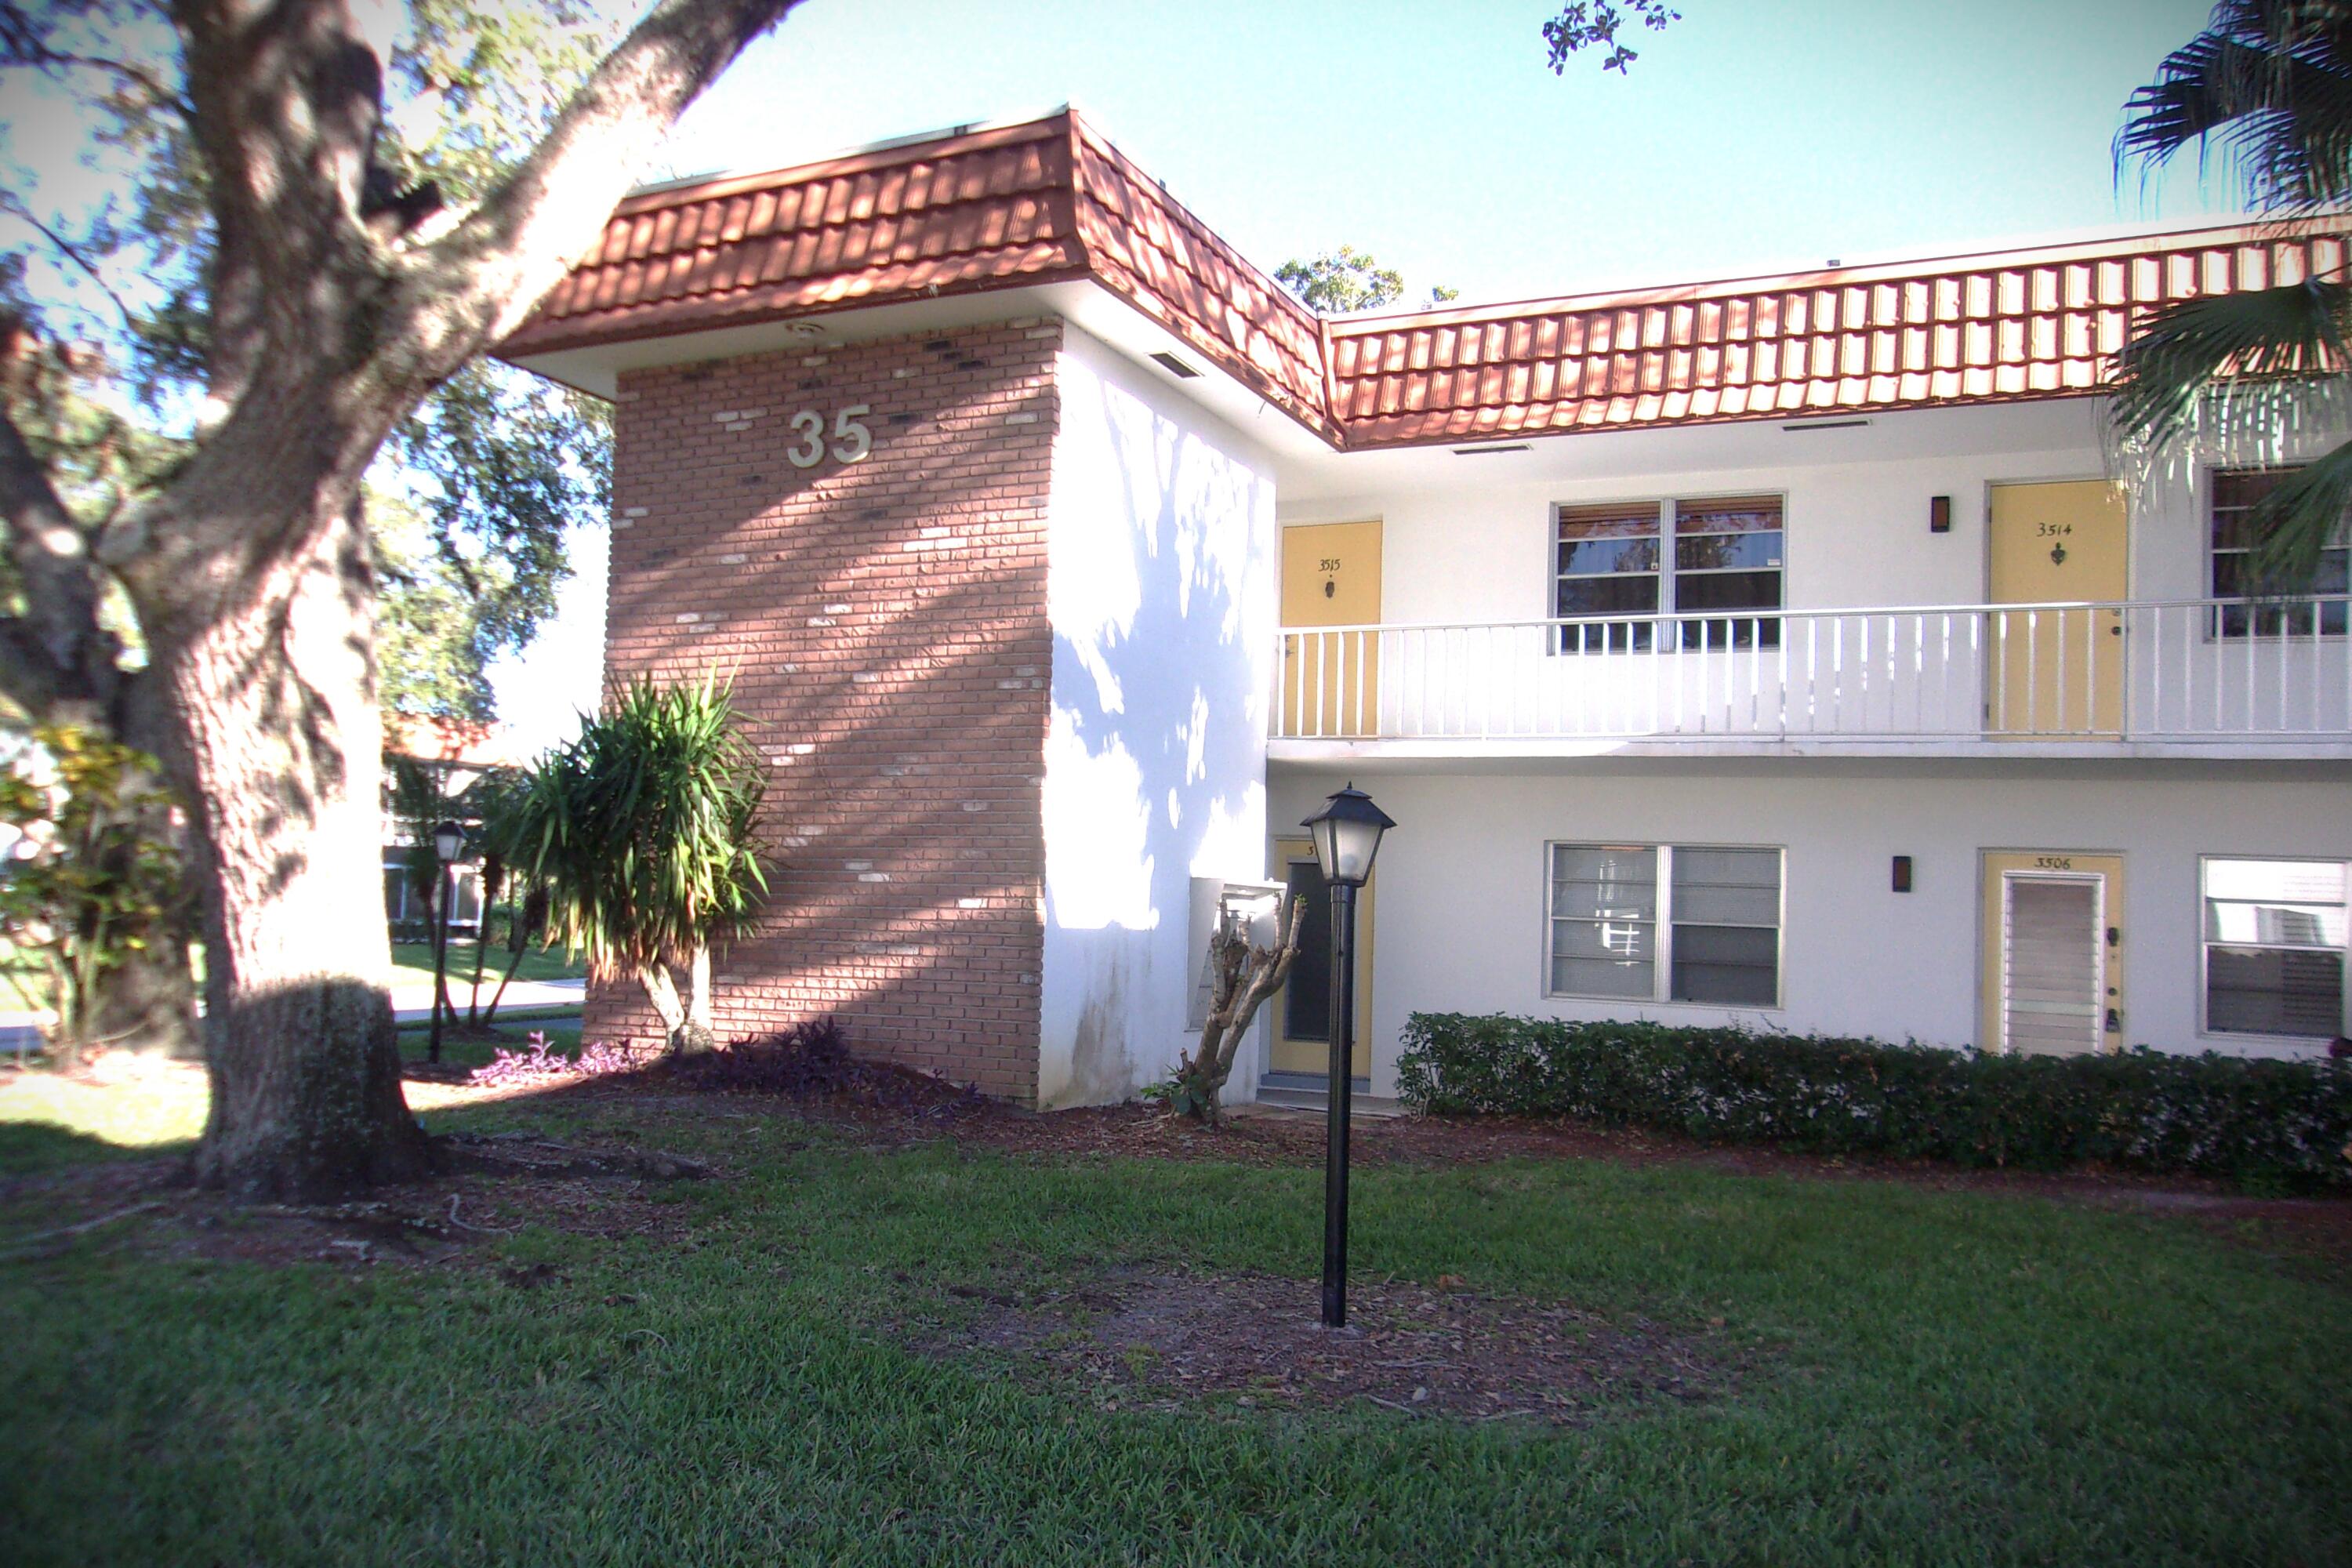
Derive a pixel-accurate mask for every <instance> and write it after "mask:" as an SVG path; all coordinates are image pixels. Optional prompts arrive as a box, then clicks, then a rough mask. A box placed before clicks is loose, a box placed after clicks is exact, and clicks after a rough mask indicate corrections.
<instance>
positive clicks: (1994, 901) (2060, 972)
mask: <svg viewBox="0 0 2352 1568" xmlns="http://www.w3.org/2000/svg"><path fill="white" fill-rule="evenodd" d="M1982 887H1983V920H1984V937H1983V945H1984V969H1983V975H1982V983H1983V999H1982V1004H1981V1008H1982V1021H1981V1029H1982V1032H1981V1033H1980V1034H1979V1036H1978V1038H1979V1039H1980V1040H1981V1041H1983V1043H1984V1047H1985V1048H1986V1049H1987V1050H1995V1051H2017V1052H2021V1053H2023V1054H2025V1055H2030V1056H2031V1055H2051V1056H2058V1055H2080V1054H2084V1053H2086V1052H2091V1051H2116V1050H2121V1049H2122V1048H2123V1039H2124V1036H2123V1027H2124V948H2123V894H2124V862H2123V857H2122V856H2120V855H2084V854H2078V853H2076V852H2075V851H2074V850H2070V849H2001V850H1988V851H1987V852H1986V854H1985V857H1984V874H1983V883H1982Z"/></svg>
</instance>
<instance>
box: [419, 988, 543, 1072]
mask: <svg viewBox="0 0 2352 1568" xmlns="http://www.w3.org/2000/svg"><path fill="white" fill-rule="evenodd" d="M457 1005H458V1006H459V1007H460V1008H461V1009H462V1008H463V1007H464V1006H465V998H464V996H463V995H462V994H460V996H459V998H458V1003H457ZM459 1016H464V1015H463V1013H462V1012H461V1013H460V1015H459ZM497 1028H498V1031H499V1034H500V1035H502V1036H504V1038H503V1039H498V1040H461V1039H457V1038H456V1037H454V1036H452V1035H450V1034H449V1033H448V1032H447V1031H446V1029H445V1030H444V1032H443V1036H442V1040H441V1059H442V1060H443V1061H444V1062H454V1063H456V1064H457V1066H459V1067H468V1068H478V1067H480V1066H482V1065H483V1064H484V1063H486V1062H488V1060H489V1059H490V1055H491V1053H492V1052H494V1051H501V1050H504V1051H520V1050H528V1049H530V1036H531V1035H532V1034H533V1033H539V1034H543V1035H545V1036H546V1037H547V1038H548V1043H549V1044H550V1045H551V1046H553V1047H556V1048H558V1049H560V1050H561V1051H562V1053H563V1054H564V1055H565V1056H572V1055H573V1054H575V1053H576V1052H578V1050H579V1049H580V1015H579V1013H577V1012H576V1011H575V1012H571V1013H562V1014H536V1013H533V1012H530V1011H529V1010H525V1011H523V1012H520V1013H512V1014H510V1013H507V1012H505V1011H503V1010H502V1011H500V1012H499V1021H498V1025H497ZM430 1031H431V1023H430V1021H429V1020H425V1019H417V1020H414V1021H411V1022H406V1023H404V1024H402V1025H401V1026H400V1054H401V1056H402V1057H403V1058H404V1059H406V1060H408V1061H412V1062H421V1061H424V1060H425V1059H426V1051H427V1048H428V1047H429V1046H430V1044H431V1038H432V1037H431V1032H430Z"/></svg>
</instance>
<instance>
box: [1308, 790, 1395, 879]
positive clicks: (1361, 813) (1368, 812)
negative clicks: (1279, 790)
mask: <svg viewBox="0 0 2352 1568" xmlns="http://www.w3.org/2000/svg"><path fill="white" fill-rule="evenodd" d="M1300 826H1303V827H1305V828H1306V829H1307V831H1309V832H1310V833H1312V834H1313V835H1314V836H1315V858H1316V859H1318V860H1319V861H1321V862H1322V863H1323V879H1324V880H1325V881H1327V882H1330V883H1334V884H1337V885H1339V886H1341V887H1348V888H1360V887H1362V886H1363V885H1364V881H1365V879H1367V878H1369V877H1370V876H1371V874H1372V857H1373V856H1375V855H1377V854H1379V853H1380V852H1381V834H1383V833H1385V832H1387V831H1388V830H1389V829H1390V828H1391V827H1394V826H1396V823H1395V822H1394V820H1392V819H1391V817H1390V816H1389V814H1388V813H1387V812H1385V811H1382V810H1381V808H1380V807H1379V806H1377V805H1373V804H1372V797H1371V796H1370V795H1366V794H1365V793H1364V792H1363V791H1362V790H1360V789H1358V788H1357V787H1356V786H1355V785H1354V784H1349V785H1348V787H1347V788H1345V789H1343V790H1341V791H1340V792H1339V794H1337V795H1333V796H1332V797H1331V798H1330V799H1328V800H1327V801H1325V802H1324V803H1323V809H1322V810H1320V811H1318V812H1317V813H1316V814H1315V815H1314V816H1310V817H1308V818H1307V820H1306V821H1305V822H1303V823H1301V824H1300Z"/></svg>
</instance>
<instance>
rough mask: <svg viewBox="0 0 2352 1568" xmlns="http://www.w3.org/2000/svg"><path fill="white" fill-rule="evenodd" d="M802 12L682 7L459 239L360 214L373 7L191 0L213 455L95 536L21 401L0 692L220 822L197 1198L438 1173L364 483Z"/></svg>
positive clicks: (371, 128)
mask: <svg viewBox="0 0 2352 1568" xmlns="http://www.w3.org/2000/svg"><path fill="white" fill-rule="evenodd" d="M792 5H793V0H656V4H655V5H653V6H652V8H651V9H650V10H649V11H648V12H647V13H646V16H644V18H643V19H641V20H640V21H639V23H638V24H637V26H635V28H633V29H632V30H631V32H630V34H629V35H628V37H626V38H625V39H624V40H623V41H622V43H621V44H620V45H619V46H618V47H615V48H614V51H613V52H612V53H611V54H610V55H609V56H607V57H606V58H605V59H604V61H603V63H601V64H600V65H599V66H598V67H597V68H596V69H595V70H594V71H593V72H592V73H591V74H590V76H589V79H587V81H586V82H585V83H583V86H582V87H581V89H580V90H579V91H578V92H577V93H576V94H574V95H573V97H572V100H571V101H570V103H568V104H567V105H566V107H565V108H564V110H563V111H562V114H561V115H560V116H559V117H558V119H557V121H556V123H555V125H554V127H553V128H552V129H551V131H550V132H549V133H548V135H547V137H546V138H545V139H544V140H543V141H542V142H541V144H540V145H539V146H538V147H537V148H536V149H534V151H533V152H532V153H530V155H529V156H528V157H527V158H526V159H525V160H524V161H523V163H521V164H520V166H519V167H518V168H516V169H515V170H514V171H513V172H512V173H511V174H509V176H508V177H507V178H506V179H505V180H504V181H502V182H501V183H500V184H499V185H498V186H497V187H496V188H495V189H494V190H493V191H492V192H491V193H490V194H489V195H488V197H486V198H485V200H484V201H483V202H482V203H481V204H480V205H479V206H478V207H477V208H476V209H475V210H474V211H473V212H472V213H470V214H469V215H467V216H464V217H463V218H462V219H460V220H459V221H458V222H457V224H456V226H454V227H453V228H452V229H450V230H449V231H448V232H447V233H446V234H444V235H442V237H439V238H437V239H431V238H424V237H417V236H411V235H404V234H394V233H390V232H383V231H379V230H378V229H377V228H376V227H374V226H371V225H370V224H369V223H368V221H367V215H366V214H365V212H364V211H363V202H362V196H363V192H364V189H365V186H366V183H367V176H368V173H369V169H370V166H371V164H372V163H373V152H374V143H375V137H376V133H377V130H378V126H379V122H380V117H381V108H382V98H381V83H382V70H383V63H382V60H381V59H380V58H379V54H378V50H377V48H376V47H375V46H373V45H371V44H370V43H369V42H368V40H367V37H366V34H365V30H364V29H363V28H362V27H361V26H359V25H358V21H357V18H356V15H355V7H353V6H352V5H350V4H348V3H347V0H176V3H175V4H173V5H172V7H171V11H172V15H173V21H174V23H175V25H176V26H177V27H178V29H179V31H180V35H181V38H182V42H183V45H184V59H185V63H186V71H187V83H188V94H187V96H188V100H189V109H190V110H191V127H192V130H193V132H194V138H195V142H196V145H197V147H198V149H199V151H200V153H201V154H202V156H203V158H204V161H205V167H206V174H207V175H208V178H207V180H206V182H205V193H206V195H207V198H208V200H209V203H210V205H211V209H212V217H213V223H214V234H213V239H214V242H215V243H214V250H213V258H212V267H211V279H210V281H211V288H212V300H213V311H212V322H211V325H212V328H213V331H212V332H211V334H210V342H209V346H208V349H207V357H206V367H205V371H206V387H205V405H204V406H203V408H202V409H200V410H199V412H198V416H197V421H196V435H197V439H196V443H195V447H194V451H193V452H192V454H191V455H190V457H189V459H188V460H187V462H186V463H185V464H184V465H183V466H182V467H180V468H178V469H177V470H176V471H175V472H174V473H173V476H172V477H171V478H170V479H169V480H168V481H167V482H166V484H165V487H164V489H163V490H162V491H161V492H159V493H157V494H156V495H154V496H152V497H150V498H147V499H146V500H143V501H142V502H140V503H137V504H134V505H131V506H129V507H126V508H125V509H123V510H121V511H120V512H118V513H116V514H115V515H114V516H113V517H112V518H110V521H108V522H107V523H106V524H105V526H104V527H103V528H102V529H101V530H100V531H98V532H97V534H96V536H95V537H94V538H93V537H92V536H91V535H90V534H89V533H87V532H85V531H83V530H82V529H80V528H79V526H78V525H76V524H75V523H74V521H73V519H72V516H71V514H70V512H69V511H68V509H67V508H66V507H65V506H64V504H63V503H62V501H61V500H59V498H58V494H57V491H56V489H55V487H54V486H53V485H52V484H51V483H50V482H49V480H48V479H47V475H46V474H45V473H44V472H43V471H42V470H41V468H40V466H39V464H38V463H37V461H35V460H34V458H33V457H32V455H31V453H30V451H29V449H28V448H27V447H26V445H25V443H24V441H23V440H22V439H21V438H20V436H19V432H18V431H17V430H16V426H14V425H13V424H12V423H11V422H10V421H9V420H8V419H7V418H6V417H5V414H0V521H5V524H6V527H5V530H0V550H5V553H6V556H7V558H8V561H9V563H10V564H11V566H12V567H13V568H14V569H15V572H16V577H17V579H18V581H19V582H20V583H21V584H23V585H24V587H25V590H26V593H25V598H26V602H27V610H26V614H23V615H21V616H19V615H6V616H0V688H5V689H7V690H8V691H9V693H10V694H11V696H12V697H14V698H15V699H16V700H17V701H18V702H19V703H20V704H21V705H22V706H24V707H25V708H26V710H27V711H33V712H40V713H44V714H47V715H48V716H51V717H73V716H76V715H81V716H84V721H97V722H117V721H118V718H117V716H118V713H119V712H121V711H122V710H127V709H128V708H130V707H133V706H142V707H143V708H144V710H148V711H153V710H155V704H156V703H157V702H158V701H160V703H161V705H162V709H161V710H162V711H163V715H164V721H163V730H164V741H163V743H162V744H159V745H153V746H150V747H148V748H147V749H150V750H152V751H155V752H157V753H158V754H159V755H160V756H161V757H162V758H163V763H164V765H165V767H166V770H167V772H168V773H169V774H170V776H171V777H172V779H173V783H174V784H176V785H177V786H178V788H179V791H180V795H181V798H182V799H183V800H184V802H185V803H186V804H187V805H188V807H189V809H190V811H191V813H192V814H193V816H194V829H195V831H194V836H193V837H194V840H195V842H196V844H197V846H198V855H199V864H200V881H201V883H202V885H203V886H204V889H205V900H204V917H203V928H204V931H205V944H206V950H207V951H206V968H205V1010H206V1011H205V1047H206V1063H207V1067H208V1069H209V1073H210V1077H211V1080H212V1107H211V1110H210V1113H209V1118H208V1120H207V1122H206V1125H205V1136H204V1142H203V1143H202V1145H201V1147H200V1148H199V1151H198V1153H197V1159H196V1169H197V1174H198V1176H199V1178H200V1179H201V1180H203V1181H205V1182H206V1183H209V1184H215V1185H218V1186H222V1187H225V1188H226V1189H228V1190H229V1191H230V1192H232V1193H233V1194H236V1195H238V1196H241V1197H246V1198H255V1199H273V1198H277V1199H285V1198H295V1199H310V1198H319V1197H326V1196H331V1195H333V1194H337V1193H340V1192H344V1191H348V1190H350V1189H352V1188H353V1187H357V1186H361V1185H363V1184H369V1183H373V1182H376V1181H383V1180H390V1179H398V1178H401V1177H405V1176H409V1175H413V1174H416V1173H421V1172H422V1171H424V1170H425V1167H426V1164H427V1153H426V1144H425V1137H424V1134H423V1132H422V1131H421V1130H420V1129H419V1128H418V1127H417V1126H416V1123H415V1120H414V1118H412V1117H411V1116H410V1115H409V1114H408V1110H407V1107H406V1105H405V1103H404V1101H403V1100H402V1097H401V1089H400V1064H399V1058H398V1055H397V1051H396V1048H395V1045H394V1029H393V1017H392V1006H391V1000H390V994H389V991H388V989H387V983H388V981H389V978H390V952H389V950H388V947H387V944H386V941H385V934H386V933H385V931H384V923H383V910H382V903H381V899H380V894H379V889H380V883H379V877H380V874H381V873H380V868H379V863H378V860H377V855H378V850H379V844H378V828H379V820H378V811H379V802H378V799H377V792H376V786H377V782H378V770H379V766H380V756H381V750H382V741H383V736H382V722H381V719H380V717H379V715H378V712H377V709H376V692H375V672H374V668H373V658H374V655H373V631H372V626H373V610H374V604H373V599H374V595H373V584H371V583H370V581H369V577H368V567H367V558H366V551H365V545H364V540H363V537H362V530H361V528H360V526H359V520H358V515H357V506H358V500H359V485H360V477H361V475H362V473H364V472H365V470H366V468H367V466H368V464H369V462H370V460H371V459H373V457H374V456H375V453H376V451H377V449H378V447H380V446H381V445H382V444H383V439H384V437H385V435H386V434H387V433H388V432H389V431H390V429H391V427H392V426H393V424H394V421H396V420H397V419H398V418H399V417H400V416H402V415H403V414H404V413H405V412H406V411H407V410H408V409H410V408H412V407H414V406H415V405H416V403H417V401H418V400H419V399H420V398H421V397H423V396H424V395H425V392H426V391H427V389H428V388H429V387H430V386H431V385H432V384H434V383H435V382H436V381H437V380H440V379H442V378H445V377H446V376H448V375H450V374H453V373H455V372H456V371H457V369H458V368H459V367H460V366H461V365H463V364H464V363H465V362H466V361H467V360H468V359H470V358H472V357H473V356H474V355H475V354H477V353H479V352H481V350H482V349H483V348H484V346H485V345H486V344H488V342H491V341H493V340H495V339H496V338H497V337H499V336H500V335H502V334H503V333H505V332H507V331H511V330H512V328H513V327H514V326H516V325H517V324H519V323H520V321H521V320H522V319H523V317H524V316H525V315H526V314H527V313H528V312H529V310H530V308H531V306H532V304H533V303H534V302H535V301H536V300H537V299H538V298H539V296H540V295H541V294H542V293H544V292H545V291H546V289H548V288H549V287H550V286H551V285H552V284H553V283H554V282H555V281H556V280H557V279H560V278H561V277H562V274H563V270H564V268H565V266H566V265H567V264H568V263H569V262H570V261H571V259H572V258H574V257H576V256H578V255H579V254H580V253H581V251H582V250H583V248H584V247H586V246H587V245H588V244H589V243H590V242H591V241H592V240H593V239H594V237H596V235H597V234H598V233H599V232H600V231H601V230H602V229H603V227H604V222H605V220H606V218H607V217H608V216H609V215H610V214H611V212H612V210H613V205H614V202H615V201H616V200H617V199H618V198H619V197H620V196H621V195H623V194H624V193H625V190H626V188H627V185H628V184H629V182H630V180H631V178H632V177H633V175H634V173H635V170H636V169H637V168H639V167H641V166H642V163H643V161H644V159H645V158H646V155H647V154H648V153H650V152H651V151H652V150H653V148H654V147H655V146H656V143H657V142H658V141H659V139H660V136H661V134H662V132H664V131H665V130H666V129H667V127H668V126H669V125H670V124H671V123H672V122H673V121H675V120H676V119H677V115H678V113H679V112H680V111H681V110H684V109H685V107H686V106H687V105H688V103H690V102H691V101H692V100H694V98H695V97H696V96H697V95H698V93H700V92H701V90H702V89H703V88H704V87H706V86H707V85H709V82H710V80H711V79H713V78H715V77H716V76H717V75H718V74H719V71H721V70H722V69H724V68H726V66H727V65H728V64H729V63H730V61H731V60H733V59H734V58H735V57H736V56H737V55H738V54H739V53H740V51H741V50H742V48H743V47H744V46H746V45H747V44H749V43H750V42H751V40H752V39H753V38H754V37H758V36H759V35H760V34H761V32H763V31H765V30H766V29H767V28H768V27H769V26H772V24H773V23H774V22H775V21H777V20H778V19H779V18H780V17H782V16H783V14H784V13H785V12H786V11H788V10H790V9H791V8H792ZM108 570H110V571H111V572H112V573H113V574H115V576H116V578H117V579H118V580H119V581H120V582H121V585H122V586H123V587H124V588H125V589H126V590H127V591H128V592H129V594H130V596H131V602H132V604H133V605H134V606H135V607H136V609H137V611H138V616H139V624H140V629H141V631H142V634H143V636H144V637H145V639H146V642H147V647H148V651H149V658H150V665H149V668H148V669H147V670H146V671H145V672H143V673H142V674H140V675H139V676H138V677H137V678H136V679H135V680H134V679H131V676H130V675H129V673H128V672H126V671H124V670H123V669H122V668H121V661H120V654H121V648H120V646H119V643H118V642H117V641H116V639H114V638H112V637H110V636H109V635H108V634H106V633H105V631H104V629H103V626H102V624H101V621H100V616H99V613H98V610H99V605H100V603H101V602H102V600H103V599H104V597H105V595H106V593H107V591H108V587H107V583H106V579H105V573H106V571H108ZM142 693H143V694H142ZM134 743H142V744H143V742H134ZM664 984H665V985H668V984H669V983H668V981H667V976H665V977H664ZM651 989H652V987H651V985H650V984H648V990H649V991H650V990H651ZM671 990H672V1005H673V1008H674V1009H675V1010H677V1012H678V1013H679V1016H680V1026H684V1020H683V1010H682V1009H677V1008H676V996H675V987H674V986H673V987H671Z"/></svg>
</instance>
